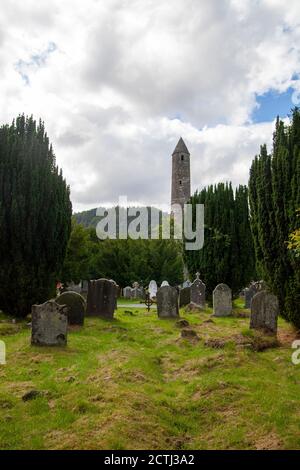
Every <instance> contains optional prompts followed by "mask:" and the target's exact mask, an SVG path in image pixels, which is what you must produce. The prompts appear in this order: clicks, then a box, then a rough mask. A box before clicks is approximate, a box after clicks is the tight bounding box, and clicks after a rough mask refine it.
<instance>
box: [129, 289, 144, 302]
mask: <svg viewBox="0 0 300 470" xmlns="http://www.w3.org/2000/svg"><path fill="white" fill-rule="evenodd" d="M143 297H144V290H143V288H142V287H133V288H132V290H131V298H132V299H143Z"/></svg>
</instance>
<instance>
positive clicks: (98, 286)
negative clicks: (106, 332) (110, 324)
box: [87, 279, 117, 319]
mask: <svg viewBox="0 0 300 470" xmlns="http://www.w3.org/2000/svg"><path fill="white" fill-rule="evenodd" d="M116 298H117V285H116V283H115V282H114V281H110V280H108V279H97V280H95V281H89V290H88V295H87V316H91V317H102V318H109V319H111V318H113V316H114V311H115V308H116Z"/></svg>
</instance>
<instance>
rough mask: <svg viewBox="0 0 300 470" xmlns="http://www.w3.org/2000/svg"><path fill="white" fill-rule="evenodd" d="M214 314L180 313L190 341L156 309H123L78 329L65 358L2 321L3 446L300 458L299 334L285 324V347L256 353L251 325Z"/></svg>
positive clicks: (0, 397)
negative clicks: (295, 347)
mask: <svg viewBox="0 0 300 470" xmlns="http://www.w3.org/2000/svg"><path fill="white" fill-rule="evenodd" d="M122 302H123V299H122ZM241 312H245V311H244V310H243V309H242V308H241V302H237V303H236V308H235V314H236V315H239V314H240V313H241ZM211 313H212V311H211V309H209V308H207V310H206V311H205V312H202V313H185V312H184V310H183V309H182V310H181V316H182V317H183V318H185V319H187V320H188V322H189V323H190V328H192V329H194V330H196V331H197V334H198V336H199V338H200V340H199V341H187V340H183V339H181V329H180V328H179V327H177V326H176V325H175V323H176V321H175V320H174V321H173V320H160V319H158V318H157V315H156V311H155V310H153V311H150V313H148V312H146V310H145V309H143V308H139V309H130V308H129V307H128V308H122V309H121V308H119V309H118V311H117V313H116V318H115V320H114V321H112V322H109V321H104V320H101V319H93V318H88V319H86V322H85V326H84V327H83V328H75V329H72V330H71V331H70V332H69V336H68V347H67V348H65V349H63V348H36V347H31V346H30V330H29V328H28V327H27V326H26V324H25V323H19V324H16V325H14V324H12V323H9V322H8V321H7V322H4V321H3V320H5V317H4V316H2V317H1V318H2V322H1V323H0V339H2V340H4V341H5V343H6V347H7V364H6V365H2V366H0V448H1V449H166V450H167V449H172V450H180V449H182V450H188V449H300V411H299V410H300V394H299V386H300V366H295V365H293V364H292V362H291V353H292V350H291V342H292V340H293V337H294V331H293V330H292V328H291V326H290V325H288V324H286V323H285V322H284V321H283V320H280V321H279V338H280V340H281V345H280V346H279V347H273V348H269V349H266V350H264V351H261V352H257V351H254V350H253V349H251V348H250V347H240V345H239V344H238V343H237V342H236V340H235V339H236V337H242V338H249V339H251V337H252V334H251V332H249V330H248V326H249V318H244V317H238V316H237V317H232V318H213V323H212V322H211V321H210V315H211ZM209 340H214V341H216V340H220V344H221V346H219V347H212V346H211V345H208V344H210V343H209ZM207 341H208V343H207ZM222 341H223V343H222ZM32 390H36V391H37V392H39V394H38V396H36V398H35V399H32V400H28V401H24V400H23V399H22V397H23V396H24V394H25V393H26V392H29V391H32Z"/></svg>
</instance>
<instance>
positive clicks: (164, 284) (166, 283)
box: [160, 281, 169, 287]
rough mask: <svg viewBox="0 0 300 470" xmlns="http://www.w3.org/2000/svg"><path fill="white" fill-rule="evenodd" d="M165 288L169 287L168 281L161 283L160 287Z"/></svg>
mask: <svg viewBox="0 0 300 470" xmlns="http://www.w3.org/2000/svg"><path fill="white" fill-rule="evenodd" d="M165 286H169V283H168V281H163V282H162V283H161V286H160V287H165Z"/></svg>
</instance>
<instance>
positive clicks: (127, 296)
mask: <svg viewBox="0 0 300 470" xmlns="http://www.w3.org/2000/svg"><path fill="white" fill-rule="evenodd" d="M131 291H132V288H131V287H130V286H127V287H124V289H123V296H124V298H125V299H131Z"/></svg>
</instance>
